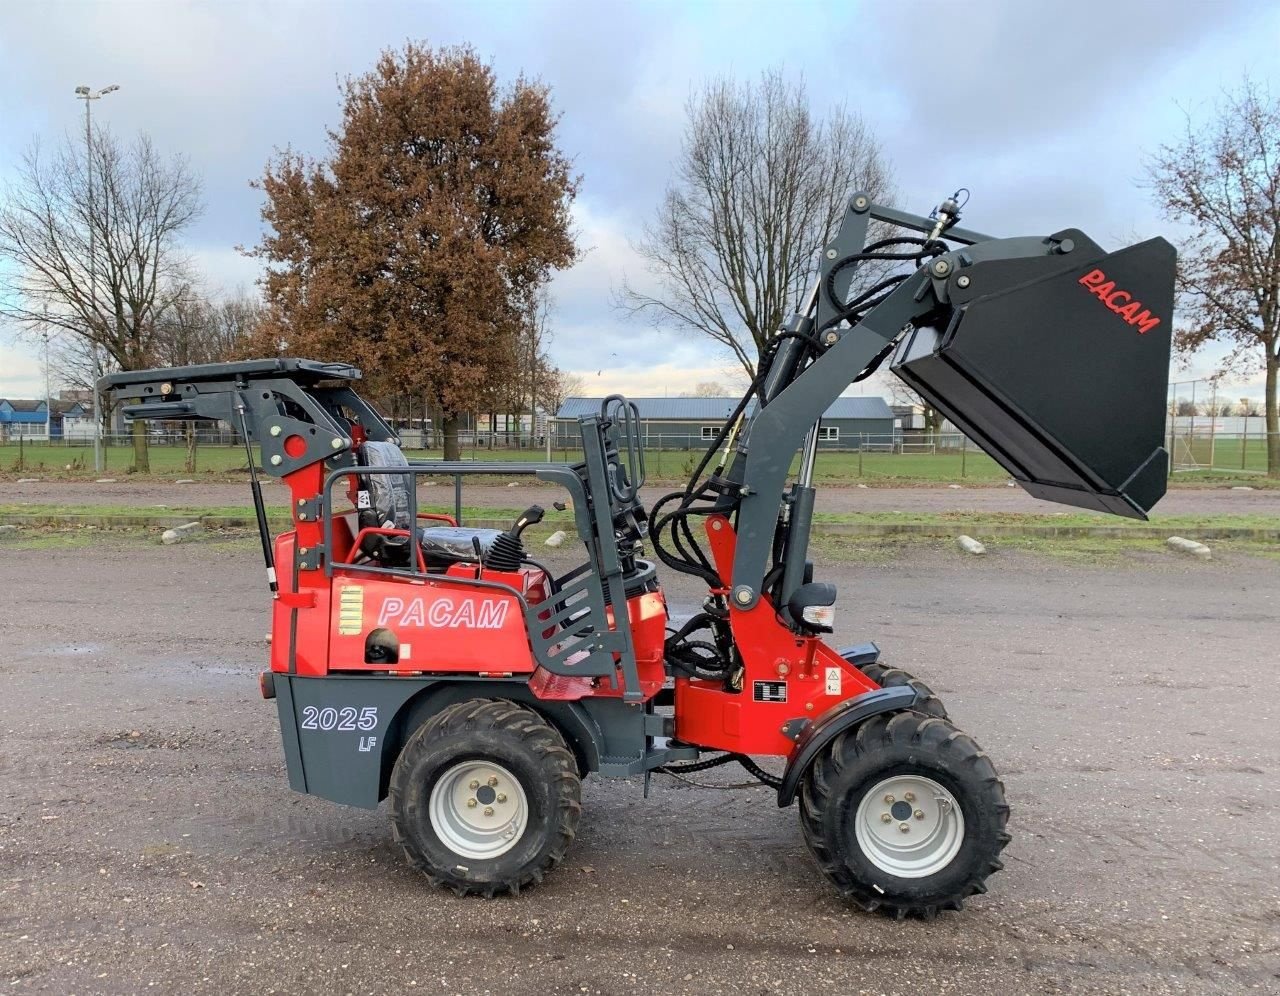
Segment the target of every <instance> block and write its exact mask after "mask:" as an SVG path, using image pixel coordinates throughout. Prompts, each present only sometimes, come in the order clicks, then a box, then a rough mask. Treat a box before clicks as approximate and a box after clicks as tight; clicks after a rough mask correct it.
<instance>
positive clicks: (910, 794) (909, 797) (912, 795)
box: [902, 792, 916, 802]
mask: <svg viewBox="0 0 1280 996" xmlns="http://www.w3.org/2000/svg"><path fill="white" fill-rule="evenodd" d="M902 798H904V799H906V800H907V802H915V801H916V794H915V793H914V792H907V793H905V794H904V795H903V796H902Z"/></svg>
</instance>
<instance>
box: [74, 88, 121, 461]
mask: <svg viewBox="0 0 1280 996" xmlns="http://www.w3.org/2000/svg"><path fill="white" fill-rule="evenodd" d="M119 89H120V87H118V86H116V84H114V83H113V84H111V86H104V87H103V88H102V89H101V90H90V89H89V88H88V87H87V86H78V87H76V99H77V100H83V101H84V153H85V165H86V166H87V167H88V182H89V310H90V312H92V321H95V322H96V321H97V318H98V272H97V265H96V264H97V260H96V258H95V255H94V222H95V220H96V219H95V218H94V214H93V118H92V116H91V115H90V113H89V109H90V107H92V106H93V101H95V100H101V99H102V98H103V97H105V96H106V95H107V94H109V93H115V92H116V91H117V90H119ZM89 333H90V334H89V349H90V350H91V351H92V353H93V469H94V470H96V471H99V472H101V470H102V398H101V397H100V396H99V395H98V378H100V377H101V376H102V358H101V356H99V354H98V340H97V338H96V337H95V334H94V330H93V329H92V328H90V330H89Z"/></svg>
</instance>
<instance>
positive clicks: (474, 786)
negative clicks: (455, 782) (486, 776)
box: [467, 778, 480, 792]
mask: <svg viewBox="0 0 1280 996" xmlns="http://www.w3.org/2000/svg"><path fill="white" fill-rule="evenodd" d="M479 787H480V783H479V782H478V781H476V780H475V779H474V778H473V779H471V784H470V785H468V786H467V788H469V789H471V791H472V792H474V791H475V790H476V789H478V788H479Z"/></svg>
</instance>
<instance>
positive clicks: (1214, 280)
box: [1147, 79, 1280, 477]
mask: <svg viewBox="0 0 1280 996" xmlns="http://www.w3.org/2000/svg"><path fill="white" fill-rule="evenodd" d="M1147 172H1148V178H1149V180H1150V184H1151V187H1152V190H1153V192H1154V193H1155V196H1156V197H1157V199H1158V200H1159V202H1160V204H1161V206H1162V207H1163V208H1164V211H1165V214H1166V215H1167V216H1168V217H1169V218H1170V219H1171V220H1173V221H1177V222H1180V223H1183V224H1185V225H1187V226H1189V227H1190V228H1191V229H1192V234H1191V235H1190V236H1189V237H1188V238H1187V239H1186V240H1185V241H1184V242H1183V244H1182V246H1181V247H1180V252H1179V260H1178V293H1179V299H1180V305H1181V306H1182V308H1183V313H1184V315H1185V316H1186V324H1185V325H1184V326H1183V328H1182V329H1180V330H1179V331H1178V333H1177V335H1176V338H1175V343H1176V345H1177V346H1178V348H1179V349H1180V350H1182V351H1184V352H1194V351H1195V350H1198V349H1200V348H1201V347H1202V346H1204V345H1206V344H1207V343H1210V342H1215V341H1224V342H1226V343H1229V344H1230V345H1231V346H1232V347H1233V348H1232V351H1231V353H1230V354H1229V355H1228V356H1227V358H1226V360H1225V361H1224V363H1223V369H1224V370H1226V369H1229V368H1237V369H1238V368H1241V367H1246V368H1248V367H1252V368H1254V369H1256V368H1257V367H1258V366H1261V367H1262V369H1263V370H1264V371H1265V374H1266V396H1265V398H1264V402H1263V405H1264V410H1265V413H1266V426H1267V474H1268V475H1269V476H1271V477H1280V412H1278V411H1277V404H1276V403H1277V384H1278V383H1280V100H1277V99H1276V98H1275V97H1273V96H1272V95H1271V94H1270V93H1269V92H1268V91H1267V90H1266V89H1265V88H1262V87H1259V86H1257V85H1256V84H1254V83H1253V82H1252V81H1250V80H1248V79H1245V81H1244V82H1243V83H1242V84H1241V85H1240V87H1239V88H1238V89H1236V90H1235V91H1234V92H1231V93H1228V94H1226V95H1225V96H1224V97H1223V99H1222V100H1221V101H1220V102H1219V103H1218V104H1217V106H1216V108H1215V114H1214V117H1213V118H1212V119H1211V120H1210V121H1208V122H1207V123H1204V124H1197V123H1196V122H1195V121H1193V120H1192V118H1191V117H1190V116H1188V118H1187V123H1186V131H1185V133H1184V135H1183V136H1182V138H1181V139H1180V140H1179V141H1178V142H1177V143H1176V144H1173V145H1166V146H1162V147H1161V148H1160V150H1159V151H1158V152H1157V153H1156V154H1155V155H1153V156H1152V157H1151V159H1150V161H1149V162H1148V165H1147Z"/></svg>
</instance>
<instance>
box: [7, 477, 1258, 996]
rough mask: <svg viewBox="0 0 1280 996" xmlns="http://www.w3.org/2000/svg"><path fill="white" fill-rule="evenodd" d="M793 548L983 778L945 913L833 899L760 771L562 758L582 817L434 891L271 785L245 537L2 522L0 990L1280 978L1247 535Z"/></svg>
mask: <svg viewBox="0 0 1280 996" xmlns="http://www.w3.org/2000/svg"><path fill="white" fill-rule="evenodd" d="M6 490H8V488H6ZM828 493H829V492H828ZM947 497H950V496H947ZM134 500H136V499H134ZM35 545H39V544H35ZM823 574H824V576H825V577H827V578H828V579H830V580H835V581H837V582H838V583H840V584H841V585H842V588H843V591H844V597H843V601H842V605H843V610H842V614H841V617H840V631H839V633H838V634H837V636H838V638H839V639H840V640H841V641H846V640H853V639H859V638H867V637H874V638H875V639H877V640H878V641H879V642H880V643H881V645H882V647H883V648H884V650H885V655H886V657H887V658H889V659H891V660H893V661H895V662H897V663H900V664H902V665H903V666H906V667H908V668H909V669H911V670H914V671H916V672H917V673H919V674H921V675H922V676H924V677H926V678H927V679H929V680H930V681H932V683H933V684H934V687H935V688H936V689H937V690H938V691H939V692H941V693H942V694H943V696H944V697H945V700H946V701H947V704H948V706H949V708H950V710H951V712H952V715H953V716H954V717H955V719H956V720H957V722H958V723H959V724H960V725H961V726H962V727H964V728H965V729H967V730H968V731H969V732H971V733H973V734H974V735H975V736H976V737H977V738H978V739H979V741H980V742H981V743H982V744H983V745H984V747H986V748H987V749H988V750H989V751H990V753H991V754H992V757H993V759H994V760H995V762H996V765H997V767H998V768H999V769H1000V771H1001V773H1002V775H1003V776H1004V778H1005V781H1006V785H1007V789H1008V795H1009V800H1010V802H1011V804H1012V806H1013V817H1012V821H1011V824H1010V829H1011V831H1012V832H1013V833H1014V840H1013V843H1012V844H1011V845H1010V846H1009V848H1008V850H1007V852H1006V855H1007V868H1006V870H1005V871H1004V872H1002V873H1001V874H999V875H997V876H995V877H994V878H993V879H992V880H991V887H992V888H991V892H990V893H989V894H988V895H986V896H984V897H980V898H978V899H975V900H974V901H972V902H971V903H970V904H969V905H968V906H967V907H966V909H965V911H964V912H963V913H960V914H954V913H951V914H945V915H943V916H941V917H940V918H939V919H938V920H936V921H934V922H932V923H923V922H917V921H907V922H904V923H895V922H893V921H891V920H888V919H887V918H884V917H881V916H875V915H866V914H863V913H860V912H857V911H855V910H852V909H850V908H848V907H846V906H845V905H843V904H842V903H841V901H840V900H839V899H838V898H837V896H836V895H835V894H834V892H833V891H832V889H831V888H830V887H829V886H828V885H827V883H826V882H825V880H824V879H823V878H822V877H821V876H820V875H819V874H818V872H817V871H816V870H815V868H814V866H813V864H812V863H811V861H810V859H809V857H808V855H807V853H806V851H805V848H804V845H803V843H802V841H801V837H800V832H799V827H798V826H797V818H796V814H795V812H794V810H779V809H777V807H776V806H775V805H774V803H773V802H772V801H771V799H770V794H769V792H768V791H767V790H764V789H761V788H747V789H732V790H731V789H727V788H724V787H721V788H713V789H705V788H695V787H692V786H689V785H686V784H682V783H680V782H675V781H673V780H671V779H669V778H665V777H664V778H656V779H655V781H654V784H653V792H652V795H651V798H650V799H649V800H647V801H645V800H644V799H643V798H642V795H641V784H640V782H639V781H637V780H630V781H609V782H606V781H602V780H600V779H597V778H594V777H593V778H591V779H589V780H588V781H587V783H586V784H585V785H584V815H583V819H582V823H581V827H580V832H579V837H578V840H577V841H576V842H575V845H574V847H573V848H572V850H571V851H570V855H569V858H568V859H567V861H566V862H565V864H564V865H563V866H561V867H560V868H559V869H558V870H557V871H556V872H555V873H554V874H553V875H552V876H551V877H550V878H549V879H548V880H547V881H546V882H545V883H544V884H543V885H542V886H541V887H540V888H538V889H536V890H533V891H530V892H527V893H525V894H524V895H522V896H520V897H519V898H516V899H512V898H504V899H499V900H494V901H488V902H486V901H482V900H462V899H457V898H455V897H453V896H452V895H448V894H443V893H441V892H438V891H435V890H432V889H431V888H429V887H428V886H427V885H426V883H425V882H424V881H422V880H420V879H419V878H418V877H417V876H416V875H415V874H414V873H412V872H411V871H410V870H409V869H408V868H407V866H406V865H405V863H404V862H403V860H402V858H401V856H400V854H399V853H398V852H397V850H396V849H395V848H394V847H393V845H392V843H391V841H390V833H389V829H388V825H387V818H386V814H385V812H384V811H378V812H366V811H362V810H354V809H346V808H342V807H338V806H335V805H332V804H329V803H326V802H323V801H321V800H318V799H312V798H309V797H304V796H300V795H295V794H292V793H290V791H289V790H288V788H287V785H286V781H285V777H284V772H283V765H282V758H281V752H280V747H279V741H278V733H277V729H276V720H275V715H274V713H275V709H274V704H273V703H267V702H263V701H262V700H261V699H259V698H258V696H257V688H256V683H255V680H254V675H255V673H256V672H257V670H258V669H259V667H260V666H261V664H262V660H263V657H264V654H263V646H262V634H263V633H264V632H265V630H266V626H267V601H266V598H265V597H264V592H263V591H262V590H261V583H260V578H261V568H260V565H259V564H258V562H257V560H256V558H255V554H254V549H253V544H252V541H251V540H243V539H242V540H237V541H235V542H229V543H228V542H207V543H201V544H193V545H190V546H177V547H159V546H154V545H150V544H146V545H144V544H142V543H140V542H132V541H128V540H122V539H112V538H103V539H102V540H100V541H98V542H96V543H95V544H94V545H92V546H87V547H79V548H69V549H68V548H61V549H59V548H49V549H36V548H32V544H30V543H27V542H23V541H19V542H18V543H15V542H13V541H12V540H4V541H0V584H2V585H3V586H4V588H5V589H6V590H8V591H10V592H12V593H14V594H13V597H12V599H11V601H10V602H9V607H8V608H7V609H6V611H4V612H3V613H0V647H3V648H4V649H3V653H2V654H0V682H2V683H3V684H2V685H0V687H2V688H3V695H2V696H0V736H2V739H0V986H3V987H4V990H5V991H7V992H12V993H25V992H53V993H99V992H100V993H125V992H163V993H193V992H218V993H240V992H254V993H265V992H291V993H296V992H304V991H320V990H323V991H327V992H334V993H386V992H399V993H408V992H419V991H422V992H436V993H467V994H471V993H503V994H504V996H505V994H512V993H516V994H524V993H528V994H545V993H579V992H585V993H606V994H614V993H699V994H701V993H733V994H735V996H745V994H756V993H806V994H811V993H814V992H830V993H838V994H847V993H902V994H907V993H918V992H952V993H996V992H1000V993H1067V992H1079V993H1096V992H1105V993H1126V992H1132V993H1152V992H1154V993H1165V992H1168V993H1196V994H1200V993H1240V992H1245V991H1260V992H1276V991H1278V990H1280V820H1278V819H1277V817H1278V816H1280V800H1278V797H1277V791H1276V790H1277V786H1278V784H1280V781H1278V779H1280V735H1278V734H1277V730H1278V729H1280V707H1278V706H1277V692H1278V691H1280V689H1278V687H1277V685H1278V683H1277V672H1276V665H1277V651H1276V647H1277V646H1280V622H1278V621H1277V620H1278V618H1280V570H1278V569H1277V565H1276V564H1275V562H1273V561H1266V560H1237V561H1234V562H1232V561H1228V562H1222V563H1220V562H1214V563H1209V564H1203V563H1199V562H1192V563H1188V562H1186V561H1182V560H1175V559H1174V558H1173V557H1172V555H1169V556H1168V557H1153V558H1151V560H1150V561H1149V562H1147V563H1135V564H1134V565H1132V566H1125V567H1119V568H1108V569H1103V568H1097V567H1078V566H1063V564H1061V563H1060V562H1057V561H1053V560H1048V559H1036V558H1033V557H1031V556H1029V555H1014V554H1007V555H1000V554H999V553H998V552H997V553H995V554H993V555H992V556H991V557H989V558H987V559H985V560H981V561H974V560H964V559H961V558H960V556H959V555H958V554H954V555H953V554H950V553H948V552H943V551H938V550H931V549H928V548H911V549H909V550H908V552H907V553H906V554H905V555H904V556H903V557H902V558H901V559H899V560H898V561H897V562H895V563H893V564H891V565H882V566H855V565H844V566H840V565H834V566H829V567H828V568H827V569H826V570H825V571H823ZM669 594H670V596H671V598H672V601H673V604H674V607H675V608H676V610H677V611H679V610H681V609H683V610H685V611H688V610H689V609H690V608H691V607H692V605H693V604H694V602H695V599H696V597H697V596H696V592H695V591H694V590H693V589H691V588H690V587H688V586H687V585H683V584H678V583H677V584H674V585H672V586H671V587H670V588H669ZM719 770H720V771H724V770H725V769H719ZM703 777H705V779H706V780H708V781H714V780H716V773H715V772H708V773H706V774H705V775H704V776H703ZM741 777H742V776H741V773H734V774H724V775H721V776H720V778H719V781H720V784H721V785H722V786H723V785H724V784H725V783H734V782H738V781H740V780H741Z"/></svg>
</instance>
